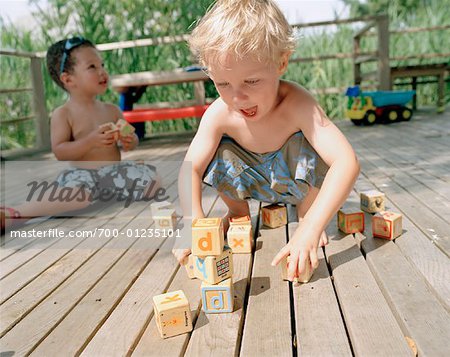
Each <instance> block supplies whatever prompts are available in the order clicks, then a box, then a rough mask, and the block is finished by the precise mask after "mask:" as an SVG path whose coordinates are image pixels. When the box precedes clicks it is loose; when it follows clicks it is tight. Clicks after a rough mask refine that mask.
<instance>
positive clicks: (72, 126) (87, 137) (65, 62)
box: [1, 37, 159, 230]
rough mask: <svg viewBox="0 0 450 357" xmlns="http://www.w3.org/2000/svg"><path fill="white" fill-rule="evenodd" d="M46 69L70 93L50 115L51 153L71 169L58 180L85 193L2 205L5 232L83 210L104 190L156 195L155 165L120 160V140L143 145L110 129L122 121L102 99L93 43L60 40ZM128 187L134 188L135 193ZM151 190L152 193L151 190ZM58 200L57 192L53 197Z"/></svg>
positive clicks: (101, 72) (127, 146)
mask: <svg viewBox="0 0 450 357" xmlns="http://www.w3.org/2000/svg"><path fill="white" fill-rule="evenodd" d="M47 68H48V71H49V73H50V76H51V78H52V79H53V81H54V82H55V83H56V84H57V85H58V86H59V87H61V88H62V89H63V90H64V91H66V92H67V93H68V94H69V99H68V100H67V102H66V103H64V104H63V105H62V106H60V107H58V108H56V109H55V110H54V111H53V113H52V117H51V143H52V151H53V153H54V154H55V156H56V158H57V159H58V160H61V161H70V164H71V166H72V168H70V169H68V170H66V171H64V172H62V173H61V174H60V175H59V176H58V178H57V179H56V182H57V183H58V185H59V187H60V188H64V187H71V188H77V189H82V190H84V192H83V194H80V195H79V197H77V199H71V200H59V199H57V200H49V199H48V195H47V196H44V198H43V199H41V200H40V201H39V202H37V201H31V202H27V203H25V204H22V205H20V206H18V207H16V208H11V207H2V227H1V228H2V230H3V229H4V228H5V225H8V221H9V220H8V218H12V220H11V221H10V222H9V223H13V221H14V219H20V218H25V219H26V218H32V217H37V216H49V215H55V214H61V213H64V212H69V211H74V210H79V209H83V208H85V207H87V206H88V205H90V204H91V203H92V202H94V201H96V199H97V198H98V195H94V194H93V193H94V192H97V193H98V194H99V193H100V192H101V193H102V194H105V190H109V191H110V192H111V193H117V194H118V196H119V198H121V199H124V198H126V197H127V196H128V195H134V196H136V197H133V198H142V197H137V196H138V194H140V195H141V196H142V193H144V194H146V195H151V194H152V193H153V192H154V191H155V190H156V189H157V188H158V187H159V179H158V176H157V173H156V169H155V167H153V166H152V165H147V164H137V163H135V162H132V161H125V162H121V153H120V150H119V147H118V142H120V143H121V146H122V149H123V150H124V151H128V150H133V149H134V148H135V147H136V146H137V145H138V138H137V136H136V134H134V133H131V134H129V135H125V136H122V135H119V134H118V130H116V129H114V128H113V127H112V126H111V123H116V122H117V120H118V119H120V118H123V116H122V113H121V111H120V109H119V108H118V107H117V106H115V105H113V104H110V103H103V102H101V101H99V100H98V99H97V96H99V95H101V94H104V93H105V91H106V89H107V88H108V80H109V77H108V73H107V71H106V70H105V68H104V64H103V60H102V58H101V57H100V54H99V52H98V51H97V49H96V48H95V46H94V45H93V43H92V42H90V41H89V40H86V39H84V38H82V37H73V38H69V39H65V40H62V41H58V42H56V43H54V44H53V45H51V46H50V48H49V49H48V51H47ZM129 188H133V190H130V189H129ZM149 190H151V192H148V191H149ZM54 196H56V197H57V196H58V194H56V195H54Z"/></svg>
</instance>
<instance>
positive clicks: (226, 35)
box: [188, 0, 295, 67]
mask: <svg viewBox="0 0 450 357" xmlns="http://www.w3.org/2000/svg"><path fill="white" fill-rule="evenodd" d="M188 42H189V45H190V47H191V50H192V52H193V53H194V54H195V55H196V56H197V57H198V60H199V62H200V63H201V64H202V65H203V66H206V67H208V65H209V64H211V63H217V61H218V60H219V57H220V56H221V55H223V54H231V55H233V56H236V58H238V59H242V58H243V57H246V56H250V57H252V58H254V59H256V60H258V61H260V62H264V63H273V64H277V65H278V64H279V62H280V60H281V57H282V55H283V54H284V53H288V54H289V55H290V54H291V53H292V52H293V51H294V49H295V37H294V36H293V32H292V28H291V26H290V25H289V23H288V22H287V20H286V18H285V17H284V15H283V13H282V12H281V10H280V9H279V8H278V6H277V5H276V4H275V3H274V2H273V1H272V0H217V1H216V2H215V4H214V5H213V6H212V7H211V8H210V9H209V10H208V11H207V13H206V14H205V16H204V17H203V18H202V19H201V20H200V21H199V22H198V24H197V27H196V28H195V29H194V30H193V31H192V34H191V37H190V38H189V41H188Z"/></svg>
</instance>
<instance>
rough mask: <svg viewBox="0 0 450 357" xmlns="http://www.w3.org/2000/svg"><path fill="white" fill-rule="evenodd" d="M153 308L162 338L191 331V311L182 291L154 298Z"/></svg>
mask: <svg viewBox="0 0 450 357" xmlns="http://www.w3.org/2000/svg"><path fill="white" fill-rule="evenodd" d="M153 306H154V311H155V318H156V326H157V327H158V330H159V333H160V335H161V337H162V338H167V337H171V336H176V335H180V334H182V333H186V332H189V331H192V316H191V309H190V307H189V302H188V300H187V298H186V295H185V294H184V292H183V291H182V290H177V291H173V292H170V293H166V294H161V295H156V296H154V297H153Z"/></svg>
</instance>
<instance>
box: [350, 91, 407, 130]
mask: <svg viewBox="0 0 450 357" xmlns="http://www.w3.org/2000/svg"><path fill="white" fill-rule="evenodd" d="M415 93H416V92H415V91H413V90H411V91H375V92H362V91H361V90H360V88H359V86H354V87H348V88H347V91H346V93H345V95H346V96H347V97H348V101H347V111H346V115H347V117H348V118H350V120H351V121H352V122H353V124H355V125H362V124H365V125H373V124H375V123H384V124H388V123H394V122H397V121H401V120H405V121H406V120H410V119H411V117H412V110H411V109H410V108H408V107H406V104H407V103H408V102H409V101H411V100H412V98H413V96H414V94H415Z"/></svg>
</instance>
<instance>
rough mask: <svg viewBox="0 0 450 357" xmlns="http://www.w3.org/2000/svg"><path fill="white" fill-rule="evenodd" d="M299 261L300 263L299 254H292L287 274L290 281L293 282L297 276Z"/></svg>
mask: <svg viewBox="0 0 450 357" xmlns="http://www.w3.org/2000/svg"><path fill="white" fill-rule="evenodd" d="M298 261H299V255H298V253H292V252H291V255H290V259H289V264H288V272H287V277H288V280H289V281H293V280H294V278H295V276H296V275H297V265H298Z"/></svg>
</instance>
